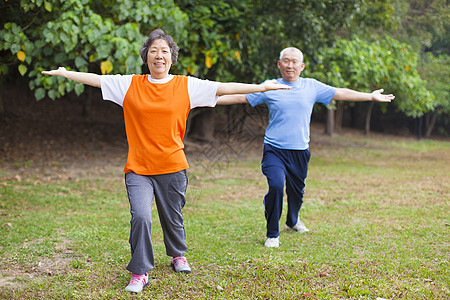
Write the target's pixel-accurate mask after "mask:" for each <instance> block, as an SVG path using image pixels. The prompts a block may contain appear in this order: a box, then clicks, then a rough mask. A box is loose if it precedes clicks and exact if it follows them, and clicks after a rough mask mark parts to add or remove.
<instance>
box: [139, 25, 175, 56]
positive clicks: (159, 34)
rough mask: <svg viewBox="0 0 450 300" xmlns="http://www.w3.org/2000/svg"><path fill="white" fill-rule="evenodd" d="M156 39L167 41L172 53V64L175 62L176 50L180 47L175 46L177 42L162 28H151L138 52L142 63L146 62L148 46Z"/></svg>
mask: <svg viewBox="0 0 450 300" xmlns="http://www.w3.org/2000/svg"><path fill="white" fill-rule="evenodd" d="M156 40H165V41H166V42H167V44H168V45H169V48H170V54H171V55H172V65H174V64H176V63H177V60H178V50H180V48H179V47H178V46H177V43H175V41H174V40H173V37H171V36H170V35H168V34H165V33H164V31H163V30H162V29H155V30H153V31H152V32H151V33H150V35H149V36H148V38H147V39H146V40H145V42H144V44H143V45H142V47H141V50H139V54H140V55H141V58H142V60H143V61H144V64H147V55H148V48H150V46H151V45H152V44H153V42H154V41H156Z"/></svg>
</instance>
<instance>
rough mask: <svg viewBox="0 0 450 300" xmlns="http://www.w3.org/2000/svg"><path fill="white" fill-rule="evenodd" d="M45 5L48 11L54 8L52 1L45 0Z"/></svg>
mask: <svg viewBox="0 0 450 300" xmlns="http://www.w3.org/2000/svg"><path fill="white" fill-rule="evenodd" d="M44 7H45V10H46V11H48V12H51V11H52V9H53V6H52V4H51V3H50V2H48V1H45V2H44Z"/></svg>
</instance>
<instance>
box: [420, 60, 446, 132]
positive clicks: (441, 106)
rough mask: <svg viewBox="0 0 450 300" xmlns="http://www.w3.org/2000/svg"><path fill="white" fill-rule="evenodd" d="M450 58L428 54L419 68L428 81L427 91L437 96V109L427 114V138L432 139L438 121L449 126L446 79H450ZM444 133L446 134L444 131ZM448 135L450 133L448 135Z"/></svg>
mask: <svg viewBox="0 0 450 300" xmlns="http://www.w3.org/2000/svg"><path fill="white" fill-rule="evenodd" d="M449 66H450V57H449V56H448V55H446V54H442V55H440V56H434V55H433V54H432V53H426V54H425V55H424V58H423V60H421V66H420V68H419V72H420V75H421V76H422V77H423V78H424V79H425V80H426V86H427V89H428V90H430V91H433V94H434V96H435V109H434V110H433V111H431V112H429V113H427V114H426V119H425V127H426V129H425V137H430V136H431V132H432V131H433V129H434V126H435V124H436V121H437V120H438V119H441V120H442V122H443V123H444V125H447V126H448V125H449V124H448V122H449V118H448V116H449V111H450V101H449V94H450V88H449V85H448V83H447V80H446V79H445V78H450V68H449ZM443 133H446V132H445V130H443ZM447 134H448V133H447Z"/></svg>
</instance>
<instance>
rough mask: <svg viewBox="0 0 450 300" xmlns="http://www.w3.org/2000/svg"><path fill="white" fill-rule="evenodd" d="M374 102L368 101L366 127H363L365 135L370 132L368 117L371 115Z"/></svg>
mask: <svg viewBox="0 0 450 300" xmlns="http://www.w3.org/2000/svg"><path fill="white" fill-rule="evenodd" d="M374 104H375V102H374V101H372V102H370V105H369V109H368V110H367V115H366V128H365V132H364V133H365V134H366V135H368V134H369V133H370V119H371V117H372V110H373V106H374Z"/></svg>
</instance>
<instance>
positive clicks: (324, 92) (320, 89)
mask: <svg viewBox="0 0 450 300" xmlns="http://www.w3.org/2000/svg"><path fill="white" fill-rule="evenodd" d="M313 82H314V85H315V88H316V93H317V94H316V102H319V103H323V104H326V105H329V104H330V103H331V100H332V99H333V97H334V94H335V93H336V88H335V87H332V86H329V85H326V84H325V83H322V82H320V81H317V80H315V79H313Z"/></svg>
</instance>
